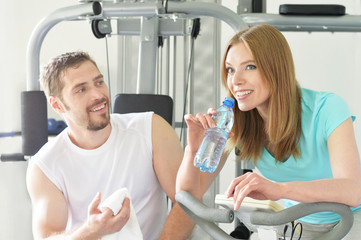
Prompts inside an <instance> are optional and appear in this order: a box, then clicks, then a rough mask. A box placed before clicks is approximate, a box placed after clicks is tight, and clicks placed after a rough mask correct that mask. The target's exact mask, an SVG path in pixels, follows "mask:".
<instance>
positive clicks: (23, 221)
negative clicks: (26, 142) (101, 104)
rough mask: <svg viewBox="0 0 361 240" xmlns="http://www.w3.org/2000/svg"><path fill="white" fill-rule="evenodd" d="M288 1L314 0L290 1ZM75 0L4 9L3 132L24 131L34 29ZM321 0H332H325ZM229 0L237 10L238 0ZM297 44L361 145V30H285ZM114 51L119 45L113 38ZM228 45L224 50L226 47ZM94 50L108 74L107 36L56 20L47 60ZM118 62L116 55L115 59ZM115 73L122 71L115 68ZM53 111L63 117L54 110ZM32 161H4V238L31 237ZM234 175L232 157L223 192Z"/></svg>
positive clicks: (8, 144) (355, 3) (0, 175)
mask: <svg viewBox="0 0 361 240" xmlns="http://www.w3.org/2000/svg"><path fill="white" fill-rule="evenodd" d="M285 2H286V1H268V4H267V11H268V12H270V13H276V12H277V11H278V5H279V4H282V3H285ZM287 2H288V3H300V2H304V3H307V2H308V3H312V2H313V1H298V2H297V1H287ZM77 3H78V1H76V0H73V1H69V0H57V1H46V0H37V1H25V0H17V1H7V4H6V8H5V9H3V11H2V14H1V15H0V20H1V21H0V29H1V31H2V33H1V34H0V52H1V56H2V57H1V58H0V77H1V78H0V79H1V80H0V103H1V109H2V114H1V116H0V132H8V131H20V130H21V119H20V93H21V91H24V90H26V81H25V59H26V58H25V56H26V47H27V42H28V39H29V37H30V33H31V31H32V30H33V29H34V27H35V26H36V24H37V23H38V22H39V21H40V19H41V18H42V17H44V16H46V15H48V14H49V13H50V12H52V11H54V10H55V9H58V8H60V7H65V6H69V5H74V4H77ZM318 3H331V2H330V1H326V0H322V1H318ZM332 3H339V4H344V5H345V6H346V9H347V12H348V13H350V14H360V13H361V6H360V5H361V3H360V1H359V0H345V1H341V0H339V1H332ZM224 4H225V5H226V6H227V7H230V8H231V9H234V11H236V6H237V1H236V0H227V1H224ZM222 28H223V29H224V32H223V33H222V39H221V42H222V43H223V44H224V43H225V42H227V41H228V39H229V38H230V37H231V36H232V35H233V31H232V30H231V29H230V28H229V27H228V26H223V27H222ZM285 35H286V37H287V39H288V40H289V43H290V45H291V48H292V51H293V54H294V58H295V64H296V74H297V79H298V80H299V82H300V83H301V85H302V86H304V87H308V88H312V89H316V90H326V91H333V92H336V93H338V94H340V95H341V96H342V97H344V98H345V99H346V101H347V102H348V103H349V105H350V108H351V110H352V112H353V113H354V114H355V115H356V116H358V120H357V121H356V123H355V128H356V136H357V141H358V145H359V146H361V145H360V144H361V133H360V129H361V121H360V118H361V108H360V107H359V106H358V103H359V102H360V100H361V97H360V94H359V92H360V89H361V81H360V80H361V69H360V68H358V67H357V66H359V65H360V63H361V35H360V34H359V33H334V34H332V33H310V34H309V33H285ZM109 44H110V51H111V52H114V51H117V48H116V47H115V44H114V42H110V43H109ZM223 46H224V45H222V50H223ZM72 50H84V51H88V52H89V53H90V54H91V55H92V56H93V57H94V58H95V60H96V61H97V62H98V63H99V67H100V69H101V71H102V72H103V73H104V74H105V75H106V73H107V71H106V65H105V63H106V55H105V43H104V40H98V39H95V38H94V37H93V35H92V33H91V31H90V25H89V23H87V22H71V23H61V24H59V25H57V26H55V27H54V28H53V29H52V30H51V31H50V32H49V34H48V35H47V36H46V38H45V40H44V44H43V47H42V51H41V64H45V63H46V62H47V60H48V59H49V58H50V57H53V56H55V55H57V54H60V53H63V52H65V51H72ZM110 62H111V65H112V64H115V63H114V62H115V56H112V58H111V59H110ZM111 76H112V78H115V76H116V72H115V71H114V70H112V71H111ZM49 115H50V116H54V117H57V116H56V115H55V114H54V113H53V112H52V111H50V113H49ZM13 152H21V138H20V137H15V138H0V153H13ZM26 167H27V163H26V162H25V163H16V162H15V163H3V162H0V195H1V197H0V239H14V240H27V239H32V237H31V229H30V225H31V206H30V201H29V198H28V195H27V191H26V187H25V171H26ZM233 176H234V162H233V161H232V159H230V161H229V162H228V163H227V165H226V166H225V168H224V170H223V171H222V175H221V178H220V179H221V181H220V192H221V193H222V192H224V191H225V189H226V187H227V186H228V184H229V182H230V181H231V180H232V179H233Z"/></svg>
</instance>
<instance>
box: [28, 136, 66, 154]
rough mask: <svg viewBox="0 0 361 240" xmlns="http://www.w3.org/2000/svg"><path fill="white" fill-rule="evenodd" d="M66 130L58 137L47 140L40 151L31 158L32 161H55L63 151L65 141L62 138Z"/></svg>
mask: <svg viewBox="0 0 361 240" xmlns="http://www.w3.org/2000/svg"><path fill="white" fill-rule="evenodd" d="M64 134H67V133H66V130H63V132H61V133H60V134H59V135H57V136H56V137H54V138H51V139H49V141H48V142H47V143H45V144H44V145H43V146H42V147H41V148H40V150H39V151H38V152H37V153H36V154H35V155H34V156H33V157H32V158H33V159H55V158H57V157H58V156H59V155H60V153H61V152H63V151H64V149H65V144H66V140H65V138H64Z"/></svg>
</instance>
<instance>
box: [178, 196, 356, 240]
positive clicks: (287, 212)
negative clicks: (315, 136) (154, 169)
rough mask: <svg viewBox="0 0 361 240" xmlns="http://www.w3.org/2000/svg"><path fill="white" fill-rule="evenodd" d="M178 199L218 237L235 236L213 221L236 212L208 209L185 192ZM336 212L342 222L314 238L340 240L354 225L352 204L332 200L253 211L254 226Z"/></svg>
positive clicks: (228, 219) (230, 217)
mask: <svg viewBox="0 0 361 240" xmlns="http://www.w3.org/2000/svg"><path fill="white" fill-rule="evenodd" d="M175 199H176V201H177V202H178V204H179V205H180V206H181V207H182V209H183V210H184V211H185V212H186V213H187V214H188V215H189V216H190V217H191V218H192V219H193V221H195V223H196V224H197V225H199V226H200V227H201V228H202V229H203V230H204V231H206V232H207V233H208V234H209V235H210V236H212V237H213V238H214V239H217V240H228V239H230V240H231V239H235V238H233V237H231V236H229V235H228V234H227V233H226V232H224V231H223V230H222V229H220V228H219V227H218V226H217V225H216V224H215V223H214V222H224V223H230V222H232V221H233V219H234V213H233V211H232V210H229V209H214V208H209V207H207V206H206V205H204V204H203V203H202V202H200V201H199V200H198V199H196V198H195V197H194V196H192V195H191V194H190V193H188V192H186V191H180V192H177V194H176V196H175ZM325 211H327V212H335V213H337V214H339V215H340V217H341V221H340V222H339V224H337V225H336V226H335V227H334V228H333V229H332V230H331V231H329V232H327V233H325V234H323V235H322V236H320V237H318V238H316V239H315V240H326V239H327V240H338V239H341V238H342V237H344V236H345V235H346V234H347V233H348V232H349V231H350V229H351V227H352V225H353V213H352V211H351V209H350V207H349V206H347V205H344V204H340V203H333V202H316V203H300V204H298V205H296V206H293V207H290V208H287V209H284V210H282V211H279V212H271V213H270V212H261V211H254V212H252V213H251V216H250V219H251V222H252V224H254V225H267V226H276V225H282V224H286V223H289V222H292V221H294V220H296V219H299V218H301V217H303V216H306V215H309V214H312V213H316V212H325Z"/></svg>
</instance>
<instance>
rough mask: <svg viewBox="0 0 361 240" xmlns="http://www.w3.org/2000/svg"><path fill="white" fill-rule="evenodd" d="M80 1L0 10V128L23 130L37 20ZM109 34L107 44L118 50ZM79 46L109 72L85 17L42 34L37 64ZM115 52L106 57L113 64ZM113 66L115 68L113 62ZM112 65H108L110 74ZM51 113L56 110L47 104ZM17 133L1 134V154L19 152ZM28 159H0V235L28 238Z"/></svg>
mask: <svg viewBox="0 0 361 240" xmlns="http://www.w3.org/2000/svg"><path fill="white" fill-rule="evenodd" d="M76 4H78V1H76V0H73V1H69V0H56V1H46V0H37V1H26V0H16V1H7V2H6V7H3V8H2V13H1V14H0V29H1V34H0V52H1V58H0V79H1V80H0V103H1V110H2V111H1V112H2V113H1V115H0V132H10V131H21V117H20V115H21V112H20V109H21V108H20V93H21V92H22V91H24V90H26V79H25V71H26V69H25V61H26V48H27V43H28V40H29V37H30V34H31V32H32V31H33V29H34V28H35V26H36V24H37V23H38V22H39V21H40V20H41V19H42V18H43V17H45V16H47V15H48V14H50V13H51V12H53V11H55V10H56V9H59V8H63V7H67V6H70V5H76ZM115 46H116V45H115V44H114V42H113V41H112V40H110V42H109V49H110V51H112V52H115V51H117V49H116V47H115ZM74 50H83V51H86V52H89V53H90V55H91V56H92V57H93V58H94V59H95V60H96V62H97V63H98V65H99V68H100V70H101V71H102V73H103V74H104V75H105V77H107V70H106V55H105V52H106V51H105V41H104V39H102V40H99V39H96V38H95V37H94V36H93V34H92V32H91V28H90V24H89V22H87V21H79V22H78V21H76V22H64V23H59V24H58V25H56V26H55V27H54V28H52V29H51V30H50V31H49V33H48V34H47V36H46V37H45V39H44V42H43V46H42V50H41V56H40V65H44V64H46V63H47V61H48V60H49V58H51V57H53V56H56V55H58V54H61V53H63V52H66V51H74ZM115 57H116V54H114V55H113V56H112V58H111V59H110V64H115V60H114V59H115ZM113 69H115V68H113ZM115 74H116V72H115V71H111V75H112V76H114V75H115ZM49 117H54V118H57V119H59V116H57V114H55V113H54V112H53V111H52V110H51V109H49ZM21 144H22V143H21V137H14V138H0V154H1V153H16V152H22V146H21ZM26 168H27V162H6V163H5V162H0V196H1V197H0V239H11V240H27V239H29V240H30V239H32V234H31V204H30V200H29V197H28V193H27V190H26V186H25V172H26Z"/></svg>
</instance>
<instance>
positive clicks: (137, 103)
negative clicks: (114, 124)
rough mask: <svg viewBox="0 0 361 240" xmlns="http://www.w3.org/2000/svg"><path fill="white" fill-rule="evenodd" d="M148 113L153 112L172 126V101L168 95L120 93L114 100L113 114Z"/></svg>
mask: <svg viewBox="0 0 361 240" xmlns="http://www.w3.org/2000/svg"><path fill="white" fill-rule="evenodd" d="M148 111H153V112H154V113H156V114H158V115H159V116H161V117H163V118H164V119H165V120H166V121H167V122H168V123H169V124H170V125H172V120H173V99H172V98H171V97H170V96H168V95H156V94H130V93H121V94H117V95H116V96H115V98H114V103H113V113H133V112H148Z"/></svg>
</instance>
